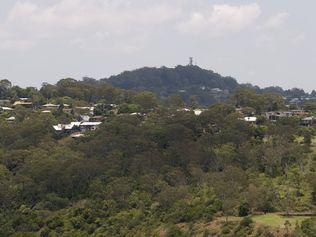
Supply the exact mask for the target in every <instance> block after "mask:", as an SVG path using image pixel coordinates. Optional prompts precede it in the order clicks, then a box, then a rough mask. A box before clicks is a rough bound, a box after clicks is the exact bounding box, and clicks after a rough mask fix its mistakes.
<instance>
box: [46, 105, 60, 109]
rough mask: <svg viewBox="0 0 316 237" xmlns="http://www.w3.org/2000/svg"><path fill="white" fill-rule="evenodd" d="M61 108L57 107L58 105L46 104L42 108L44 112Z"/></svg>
mask: <svg viewBox="0 0 316 237" xmlns="http://www.w3.org/2000/svg"><path fill="white" fill-rule="evenodd" d="M59 107H60V105H56V104H44V105H42V108H43V109H44V110H56V109H58V108H59Z"/></svg>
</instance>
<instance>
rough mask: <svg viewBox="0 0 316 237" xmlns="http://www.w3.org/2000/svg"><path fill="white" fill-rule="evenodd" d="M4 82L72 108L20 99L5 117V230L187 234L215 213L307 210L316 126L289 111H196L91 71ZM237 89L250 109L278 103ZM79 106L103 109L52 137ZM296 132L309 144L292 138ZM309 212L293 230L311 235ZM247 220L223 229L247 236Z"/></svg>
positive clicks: (1, 207)
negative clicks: (74, 133)
mask: <svg viewBox="0 0 316 237" xmlns="http://www.w3.org/2000/svg"><path fill="white" fill-rule="evenodd" d="M164 70H166V69H164ZM178 70H179V72H178V73H180V72H181V71H182V70H185V71H186V70H189V71H191V70H192V71H191V73H193V74H194V75H192V78H191V79H193V78H196V79H197V78H198V75H199V74H198V72H197V71H195V69H193V68H192V69H190V68H178ZM166 73H169V72H166ZM204 73H206V74H208V76H207V77H213V76H214V77H216V79H214V81H213V82H210V83H214V85H216V86H218V87H219V88H224V87H225V85H221V84H220V83H221V82H220V81H221V80H226V79H227V81H225V82H227V83H228V84H229V83H230V82H231V83H232V84H231V85H230V89H234V87H235V86H234V84H235V83H234V81H232V80H230V79H229V78H224V79H223V78H218V77H217V76H216V74H214V73H212V72H204ZM202 76H203V75H202ZM217 79H220V80H217ZM197 80H198V79H197ZM202 82H203V81H202ZM202 82H201V83H202ZM197 84H199V85H200V82H198V83H197ZM212 85H213V84H212ZM1 86H2V88H1V90H2V91H5V93H6V95H7V93H8V94H9V95H10V96H11V97H10V98H11V99H12V100H14V99H16V98H18V97H19V96H21V97H22V96H25V97H29V98H31V100H32V101H34V103H35V104H37V103H38V104H41V103H42V102H44V101H45V103H46V102H47V101H51V102H54V103H58V104H62V105H64V104H69V105H70V108H71V109H70V110H72V112H70V111H68V112H67V111H65V110H64V108H65V107H64V108H63V106H61V109H59V110H57V111H54V112H53V113H51V114H43V113H40V112H39V111H36V110H32V109H27V108H23V107H22V108H16V109H15V111H14V115H15V117H16V121H15V122H12V123H8V122H6V121H5V120H4V119H0V134H1V135H0V236H43V237H46V236H63V237H64V236H127V237H129V236H160V234H162V233H165V234H166V236H193V235H194V234H195V231H196V229H195V227H196V224H197V225H200V226H202V224H205V226H207V225H208V224H210V223H211V222H213V221H214V220H217V219H218V216H219V215H227V216H228V215H235V216H238V215H239V216H242V217H244V216H248V215H249V214H250V212H251V211H255V212H274V211H279V212H292V211H293V212H294V211H297V212H300V211H309V210H312V209H313V208H314V205H315V203H316V202H315V200H316V195H315V193H316V185H315V184H316V181H315V180H316V179H315V170H316V167H315V164H316V163H315V160H313V159H312V157H313V152H314V149H315V147H314V142H313V139H312V137H313V136H314V133H313V131H312V128H306V129H302V128H300V127H299V126H298V125H297V122H298V121H297V120H295V119H284V120H280V121H278V122H276V123H270V122H267V121H265V120H264V119H262V121H261V122H260V125H258V126H257V125H251V124H248V123H246V122H245V121H243V120H241V119H240V115H239V114H238V113H237V112H236V109H235V106H234V105H232V104H231V103H228V104H225V103H221V104H215V105H212V106H211V107H210V108H209V109H207V110H206V111H204V112H203V113H202V114H201V115H200V116H196V115H194V113H193V112H192V111H183V106H184V105H185V104H184V102H183V100H182V98H180V96H172V97H170V98H169V99H167V100H166V101H161V100H159V99H158V98H157V97H156V96H155V95H154V94H153V93H151V92H141V93H137V92H131V91H125V90H122V89H117V88H113V87H112V86H110V85H108V84H104V82H98V81H95V80H92V79H87V78H86V79H85V80H83V81H76V80H74V79H69V78H68V79H63V80H61V81H59V82H58V83H57V84H56V85H48V84H45V85H43V87H42V89H41V90H40V91H38V90H37V89H35V88H26V89H21V88H18V87H11V86H10V85H9V84H8V83H7V82H6V81H4V82H2V84H1ZM175 88H177V86H175ZM191 89H192V88H191ZM162 93H166V92H162ZM170 93H171V92H170ZM174 93H175V92H174ZM166 94H169V92H168V93H166ZM186 96H187V95H185V96H184V97H186ZM181 97H182V94H181ZM202 98H203V95H202V97H197V101H191V102H194V103H197V102H201V101H203V100H202ZM188 99H189V97H188ZM233 99H235V102H236V103H238V105H240V106H251V107H252V108H247V109H246V111H248V112H247V113H252V112H253V111H254V110H253V109H255V112H257V113H259V112H260V111H263V110H270V109H275V108H282V106H283V104H282V103H283V102H282V101H281V100H279V99H280V98H279V97H278V96H274V95H265V94H262V95H257V94H255V93H254V92H253V91H248V90H246V91H238V92H237V94H236V96H235V97H233ZM95 103H98V105H96V106H95ZM112 103H116V104H117V107H116V106H114V105H111V104H112ZM191 105H192V106H193V107H194V106H196V105H197V104H195V105H193V104H191ZM77 106H88V107H90V106H95V107H96V112H97V113H99V114H101V115H106V116H107V118H106V120H105V122H104V123H103V124H102V126H100V128H99V129H98V130H96V131H92V132H90V133H87V136H85V137H84V138H80V139H71V138H69V137H66V136H58V135H57V134H56V133H55V132H54V131H53V129H52V125H53V124H56V123H60V122H70V121H72V120H74V119H75V117H76V112H73V111H74V110H75V108H76V107H77ZM108 106H109V107H108ZM117 112H118V113H117ZM131 113H141V114H142V116H132V115H130V114H131ZM302 136H304V141H305V143H304V144H301V143H299V142H297V137H302ZM241 200H242V201H241ZM254 218H255V217H254ZM313 221H314V220H310V221H304V222H303V223H302V226H301V227H297V231H298V232H300V233H301V234H305V235H310V233H313V232H312V231H313V230H314V229H313V225H314V222H313ZM188 223H191V224H188ZM214 223H215V222H214ZM214 223H211V225H212V224H214ZM282 224H284V221H283V222H282ZM291 224H292V223H291ZM205 226H203V230H204V228H207V227H205ZM254 228H255V227H254V224H253V223H252V221H251V219H249V218H244V219H243V220H242V221H241V222H240V223H239V222H236V223H226V224H225V225H224V226H222V227H221V230H219V231H218V233H221V235H222V236H249V235H250V234H253V233H254ZM292 228H293V224H292V226H291V228H289V229H292ZM212 233H213V232H212ZM212 233H209V232H208V231H205V232H204V236H208V235H210V234H212ZM262 233H264V231H263V232H262ZM200 234H202V233H200Z"/></svg>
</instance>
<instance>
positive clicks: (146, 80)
mask: <svg viewBox="0 0 316 237" xmlns="http://www.w3.org/2000/svg"><path fill="white" fill-rule="evenodd" d="M101 81H102V82H107V83H109V84H111V85H113V86H115V87H119V88H122V89H128V90H136V91H145V90H147V91H152V92H154V93H156V94H157V95H158V96H159V97H161V98H164V97H168V96H170V95H172V94H181V96H182V98H183V99H184V100H185V101H189V100H190V99H191V100H192V99H193V98H194V99H195V100H197V102H198V103H200V104H211V103H214V102H219V101H223V100H225V99H226V98H227V97H228V95H229V94H230V93H231V92H232V91H233V90H234V89H236V88H237V87H238V86H239V84H238V82H237V81H236V80H235V79H234V78H232V77H223V76H221V75H219V74H217V73H215V72H213V71H211V70H205V69H202V68H200V67H198V66H177V67H175V68H167V67H161V68H149V67H144V68H141V69H138V70H134V71H126V72H123V73H121V74H119V75H116V76H111V77H110V78H107V79H101Z"/></svg>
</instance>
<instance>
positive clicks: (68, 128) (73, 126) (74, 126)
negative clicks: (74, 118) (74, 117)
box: [53, 122, 81, 134]
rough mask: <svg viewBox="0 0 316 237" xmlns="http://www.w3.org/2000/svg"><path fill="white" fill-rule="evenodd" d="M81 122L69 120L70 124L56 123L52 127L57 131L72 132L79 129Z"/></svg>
mask: <svg viewBox="0 0 316 237" xmlns="http://www.w3.org/2000/svg"><path fill="white" fill-rule="evenodd" d="M80 124H81V122H71V123H70V124H57V125H54V126H53V128H54V130H55V131H56V132H58V133H66V134H67V133H68V134H70V133H72V132H75V131H79V130H80Z"/></svg>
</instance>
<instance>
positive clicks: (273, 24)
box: [262, 12, 290, 30]
mask: <svg viewBox="0 0 316 237" xmlns="http://www.w3.org/2000/svg"><path fill="white" fill-rule="evenodd" d="M289 16H290V14H289V13H288V12H280V13H278V14H276V15H274V16H272V17H270V18H269V19H268V20H267V21H266V22H265V23H264V24H263V26H262V28H263V29H265V30H279V29H281V28H283V27H284V26H285V23H286V21H287V20H288V18H289Z"/></svg>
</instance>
